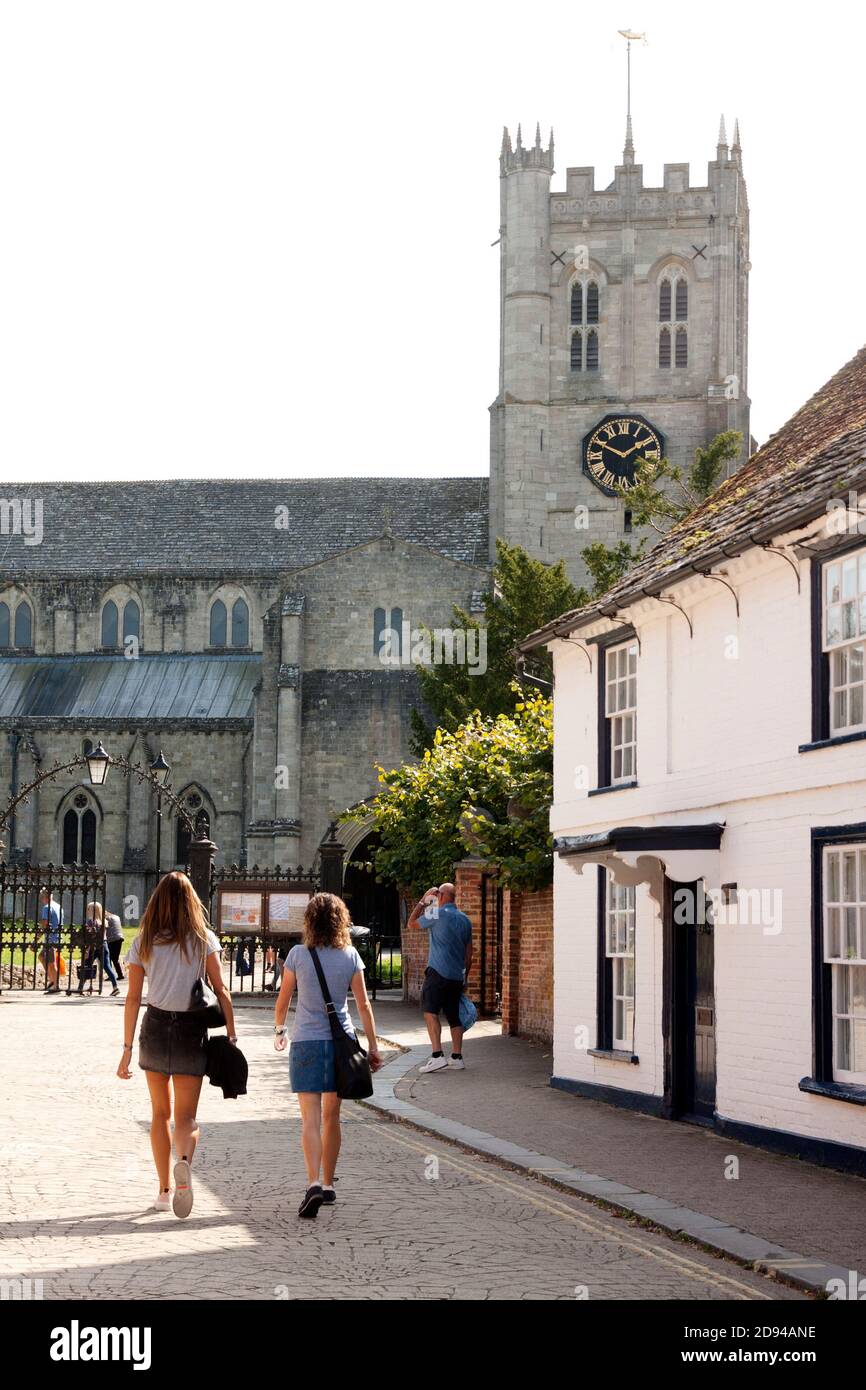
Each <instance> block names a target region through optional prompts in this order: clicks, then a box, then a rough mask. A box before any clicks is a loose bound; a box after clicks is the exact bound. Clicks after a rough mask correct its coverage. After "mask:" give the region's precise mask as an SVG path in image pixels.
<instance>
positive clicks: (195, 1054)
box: [117, 873, 236, 1217]
mask: <svg viewBox="0 0 866 1390" xmlns="http://www.w3.org/2000/svg"><path fill="white" fill-rule="evenodd" d="M219 949H220V945H219V941H218V939H217V937H216V936H215V935H214V933H213V932H212V931H211V930H210V929H209V927H208V925H207V918H206V915H205V910H204V908H203V907H202V905H201V902H200V901H199V898H198V894H197V893H196V891H195V889H194V888H193V886H192V883H191V882H190V880H189V879H188V878H187V876H186V874H181V873H171V874H166V875H165V877H164V878H163V879H161V880H160V882H159V884H158V885H157V887H156V888H155V889H154V892H153V894H152V895H151V898H150V901H149V903H148V904H147V907H146V908H145V910H144V914H143V916H142V919H141V925H140V927H139V932H138V936H137V937H136V938H135V940H134V941H133V943H132V945H131V946H130V948H129V956H128V958H127V962H126V963H127V974H128V978H129V988H128V990H127V995H126V1004H125V1007H124V1047H123V1056H122V1057H121V1059H120V1065H119V1067H118V1068H117V1075H118V1076H119V1077H120V1078H121V1080H122V1081H129V1080H130V1079H131V1077H132V1072H131V1071H130V1068H129V1064H130V1061H131V1060H132V1044H133V1040H134V1037H135V1025H136V1021H137V1019H138V1010H139V1008H140V1005H141V991H142V986H143V984H144V980H145V977H146V978H147V1012H146V1013H145V1015H144V1020H143V1022H142V1025H141V1033H140V1036H139V1060H138V1065H139V1067H140V1068H141V1069H142V1071H144V1073H145V1075H146V1076H147V1084H148V1088H149V1090H150V1103H151V1109H152V1118H151V1124H150V1144H151V1149H152V1150H153V1161H154V1163H155V1164H156V1172H157V1177H158V1179H159V1192H158V1194H157V1198H156V1201H155V1202H154V1204H153V1206H154V1210H155V1211H168V1210H169V1207H170V1206H171V1208H172V1210H173V1211H174V1214H175V1216H179V1217H186V1216H189V1214H190V1212H191V1211H192V1200H193V1194H192V1173H191V1171H190V1164H191V1163H192V1157H193V1154H194V1153H195V1146H196V1143H197V1141H198V1134H199V1130H198V1121H197V1120H196V1111H197V1109H198V1100H199V1095H200V1093H201V1083H202V1077H203V1076H204V1073H205V1067H206V1065H207V1028H206V1026H205V1024H204V1023H203V1022H201V1020H200V1019H198V1018H196V1017H195V1016H194V1015H191V1013H190V1003H191V994H192V989H193V985H194V984H195V982H196V980H198V979H199V978H200V977H201V976H203V975H205V974H206V975H207V980H208V983H209V984H210V986H211V988H212V989H213V990H214V993H215V994H216V996H217V998H218V1000H219V1002H220V1005H221V1007H222V1012H223V1017H224V1019H225V1023H226V1030H227V1033H228V1036H229V1039H230V1040H231V1041H232V1042H235V1041H236V1036H235V1020H234V1014H233V1012H232V1001H231V995H230V994H229V992H228V990H227V989H226V986H225V984H224V983H223V978H222V973H221V971H220V964H219ZM172 1102H173V1107H174V1149H175V1159H176V1162H175V1165H174V1197H173V1198H172V1197H171V1185H170V1181H169V1167H170V1163H171V1119H172Z"/></svg>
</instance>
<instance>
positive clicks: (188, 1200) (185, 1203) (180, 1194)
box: [171, 1158, 192, 1221]
mask: <svg viewBox="0 0 866 1390" xmlns="http://www.w3.org/2000/svg"><path fill="white" fill-rule="evenodd" d="M171 1205H172V1210H173V1212H174V1214H175V1216H179V1217H180V1219H181V1221H183V1220H184V1219H185V1218H186V1217H187V1216H189V1214H190V1212H191V1211H192V1173H191V1171H190V1166H189V1164H188V1163H187V1161H186V1159H185V1158H181V1159H179V1160H178V1162H177V1163H176V1164H175V1165H174V1197H173V1199H172V1204H171Z"/></svg>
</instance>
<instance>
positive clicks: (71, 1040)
mask: <svg viewBox="0 0 866 1390" xmlns="http://www.w3.org/2000/svg"><path fill="white" fill-rule="evenodd" d="M120 1003H121V1001H117V1002H112V1001H109V1000H108V999H90V1000H87V999H85V1000H67V999H65V998H62V997H61V998H55V999H46V998H44V997H42V996H36V997H30V996H21V995H17V996H14V995H5V996H4V997H3V998H2V999H0V1048H2V1054H3V1058H4V1069H3V1070H4V1084H3V1091H2V1100H0V1127H2V1132H3V1135H4V1143H3V1151H2V1185H3V1210H4V1211H5V1212H7V1213H9V1219H8V1220H7V1221H5V1222H4V1224H3V1226H2V1235H3V1246H2V1248H3V1255H2V1260H0V1276H2V1277H5V1278H10V1277H19V1278H22V1277H23V1278H26V1277H30V1278H31V1279H41V1280H42V1281H43V1290H44V1297H45V1298H46V1299H65V1298H92V1299H96V1300H100V1301H101V1300H110V1299H115V1298H133V1299H165V1298H195V1299H203V1298H219V1299H236V1298H243V1299H278V1298H280V1297H289V1298H301V1299H304V1298H310V1299H312V1298H321V1297H327V1298H347V1299H356V1298H374V1299H376V1298H378V1299H442V1298H457V1299H575V1298H579V1297H588V1298H589V1299H591V1300H602V1299H627V1298H641V1299H644V1298H647V1299H660V1300H661V1299H691V1300H702V1299H714V1300H715V1299H730V1300H738V1299H779V1298H783V1299H788V1298H798V1297H800V1295H799V1294H797V1293H796V1292H794V1291H793V1290H791V1289H788V1288H785V1287H781V1286H778V1285H775V1284H773V1283H772V1282H770V1281H769V1280H767V1279H763V1278H761V1277H760V1276H758V1275H755V1274H753V1273H751V1272H749V1271H746V1270H743V1269H741V1268H739V1267H738V1266H737V1265H735V1264H733V1263H729V1262H727V1261H723V1260H720V1259H717V1258H714V1257H712V1256H710V1255H705V1254H704V1253H703V1252H701V1251H698V1250H696V1249H694V1248H690V1247H688V1246H685V1245H682V1244H679V1243H677V1242H676V1241H674V1240H670V1239H668V1238H667V1237H664V1236H660V1235H658V1234H657V1233H654V1232H649V1231H645V1230H643V1229H641V1228H640V1226H639V1225H637V1224H630V1223H629V1222H627V1221H625V1220H622V1219H618V1218H617V1217H615V1216H612V1215H610V1214H609V1213H607V1212H604V1211H601V1210H600V1209H598V1208H596V1207H594V1206H593V1205H592V1204H591V1203H589V1202H585V1201H583V1200H581V1199H579V1198H572V1197H570V1196H569V1195H567V1194H563V1193H560V1192H557V1191H554V1190H552V1189H550V1188H547V1187H545V1186H544V1185H543V1184H542V1183H540V1182H536V1181H534V1180H532V1179H530V1178H525V1177H522V1176H520V1175H517V1174H514V1173H512V1172H509V1171H506V1170H503V1169H502V1168H500V1167H498V1166H496V1165H495V1164H493V1163H490V1162H487V1161H485V1160H484V1159H481V1158H478V1157H476V1156H474V1155H468V1154H465V1153H463V1152H461V1151H460V1150H458V1149H455V1148H453V1147H451V1146H449V1145H446V1144H443V1143H440V1142H439V1141H437V1140H434V1139H431V1138H428V1137H426V1136H424V1135H421V1134H418V1133H417V1132H414V1131H412V1130H411V1129H408V1128H405V1127H403V1126H401V1125H399V1124H395V1123H392V1122H390V1121H388V1120H386V1119H382V1118H380V1117H378V1116H377V1115H376V1114H375V1113H374V1112H372V1111H370V1110H367V1109H362V1108H360V1107H357V1106H353V1105H347V1106H346V1107H345V1108H344V1113H345V1120H346V1123H345V1129H344V1147H343V1156H342V1160H341V1165H340V1168H339V1169H338V1174H339V1176H340V1181H339V1183H338V1187H337V1192H338V1203H337V1205H336V1207H334V1208H333V1209H331V1210H327V1209H326V1210H323V1211H322V1212H321V1213H320V1215H319V1217H318V1219H317V1220H316V1221H311V1222H308V1223H304V1222H299V1221H298V1219H297V1217H296V1208H297V1204H298V1200H299V1197H300V1193H301V1191H302V1188H303V1167H302V1162H301V1155H300V1145H299V1116H298V1108H297V1104H296V1102H295V1100H294V1097H293V1096H292V1094H291V1092H290V1090H289V1086H288V1075H287V1063H286V1060H285V1058H284V1057H283V1058H280V1057H277V1056H276V1054H275V1053H274V1052H273V1047H272V1041H271V1038H272V1034H271V1017H270V1013H269V1011H266V1010H253V1009H249V1010H247V1009H244V1010H241V1011H239V1016H238V1025H239V1029H238V1031H239V1035H240V1043H241V1046H242V1047H243V1049H244V1051H245V1052H246V1055H247V1057H248V1059H249V1062H250V1083H249V1094H248V1095H247V1096H245V1097H242V1098H241V1099H239V1100H237V1101H225V1100H224V1099H223V1097H222V1094H221V1093H220V1092H219V1091H217V1090H215V1089H213V1088H211V1087H210V1086H208V1085H207V1084H206V1085H205V1090H204V1094H203V1101H202V1105H201V1109H200V1116H201V1119H202V1139H201V1143H200V1147H199V1151H198V1154H197V1156H196V1164H195V1176H196V1200H195V1209H194V1211H193V1214H192V1216H191V1218H190V1219H189V1220H188V1221H186V1222H179V1221H177V1220H176V1219H175V1218H174V1217H173V1216H172V1215H171V1214H168V1215H163V1214H159V1213H154V1212H149V1211H148V1210H147V1207H148V1206H149V1204H150V1202H151V1201H152V1199H153V1196H154V1194H155V1187H156V1184H155V1178H154V1173H153V1167H152V1161H151V1156H150V1147H149V1143H148V1134H147V1129H148V1122H149V1106H148V1099H147V1090H146V1086H145V1083H144V1078H143V1076H142V1074H141V1073H140V1072H139V1071H138V1069H137V1067H136V1069H135V1076H134V1079H133V1081H131V1082H128V1083H125V1084H124V1083H121V1082H120V1081H119V1080H117V1079H116V1078H115V1076H114V1071H115V1068H116V1065H117V1061H118V1058H119V1056H120V1046H121V1033H122V1012H121V1008H120Z"/></svg>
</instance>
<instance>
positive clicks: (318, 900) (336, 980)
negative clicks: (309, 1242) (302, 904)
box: [274, 893, 382, 1219]
mask: <svg viewBox="0 0 866 1390" xmlns="http://www.w3.org/2000/svg"><path fill="white" fill-rule="evenodd" d="M311 947H312V948H314V949H315V951H316V955H317V956H318V958H319V963H320V965H321V967H322V973H323V974H324V976H325V981H326V983H327V986H328V992H329V994H330V996H331V1000H332V1002H333V1005H334V1009H335V1011H336V1015H337V1018H338V1019H339V1021H340V1024H341V1025H342V1027H343V1028H344V1029H345V1031H346V1032H347V1033H348V1034H349V1036H350V1037H354V1035H355V1030H354V1028H353V1027H352V1020H351V1019H350V1017H349V1007H348V994H349V990H351V992H352V995H353V997H354V1000H355V1003H356V1005H357V1007H358V1013H359V1014H360V1016H361V1026H362V1027H363V1029H364V1032H365V1034H366V1035H367V1044H368V1053H367V1057H368V1060H369V1063H370V1067H371V1069H372V1070H373V1071H378V1069H379V1067H380V1066H381V1065H382V1059H381V1056H380V1054H379V1049H378V1048H377V1046H376V1025H375V1023H374V1021H373V1010H372V1009H371V1008H370V1001H369V999H368V998H367V986H366V984H365V983H364V962H363V961H362V960H361V957H360V956H359V955H358V952H357V951H356V950H355V948H354V946H353V945H352V940H351V937H350V935H349V909H348V908H347V907H346V904H345V903H344V902H343V900H342V898H338V897H336V896H335V894H333V893H316V894H315V895H314V896H313V897H312V898H310V901H309V903H308V905H307V910H306V913H305V915H304V938H303V945H301V946H293V947H292V949H291V951H289V954H288V956H287V957H286V963H285V966H284V967H283V979H282V984H281V985H280V992H279V995H278V997H277V1001H276V1006H275V1011H274V1034H275V1036H274V1047H275V1048H276V1049H277V1051H278V1052H283V1051H285V1048H286V1034H287V1031H288V1030H287V1028H286V1015H287V1014H288V1011H289V1005H290V1003H291V1002H292V996H293V995H294V993H295V991H296V990H297V995H298V1002H297V1007H296V1011H295V1023H294V1027H293V1029H292V1046H291V1050H290V1052H289V1076H290V1081H291V1086H292V1090H293V1091H295V1092H296V1094H297V1097H298V1104H299V1105H300V1108H301V1146H302V1148H303V1151H304V1163H305V1165H306V1169H307V1190H306V1192H305V1193H304V1196H303V1199H302V1201H301V1205H300V1207H299V1208H298V1215H299V1216H302V1217H305V1218H307V1219H309V1218H311V1217H315V1216H317V1215H318V1213H319V1207H321V1206H323V1205H324V1206H332V1205H333V1204H334V1202H336V1200H337V1197H336V1193H335V1192H334V1174H335V1172H336V1167H337V1159H338V1157H339V1155H340V1142H341V1137H342V1136H341V1130H340V1103H341V1102H340V1097H339V1096H338V1095H337V1092H336V1085H335V1081H334V1040H333V1038H332V1036H331V1027H330V1024H329V1022H328V1013H327V1009H326V1007H325V999H324V996H323V994H322V987H321V985H320V983H319V977H318V975H317V974H316V967H315V965H314V964H313V957H312V955H311V954H310V948H311Z"/></svg>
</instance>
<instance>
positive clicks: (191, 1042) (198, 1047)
mask: <svg viewBox="0 0 866 1390" xmlns="http://www.w3.org/2000/svg"><path fill="white" fill-rule="evenodd" d="M138 1065H139V1066H140V1067H141V1069H142V1071H158V1072H162V1074H163V1075H164V1076H204V1074H205V1068H206V1067H207V1028H206V1026H205V1024H203V1023H200V1022H199V1021H198V1020H197V1019H194V1018H191V1017H190V1016H189V1014H185V1013H171V1012H169V1010H167V1009H155V1008H154V1007H153V1005H152V1004H148V1006H147V1009H146V1011H145V1015H144V1018H143V1019H142V1023H141V1031H140V1033H139V1035H138Z"/></svg>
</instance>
